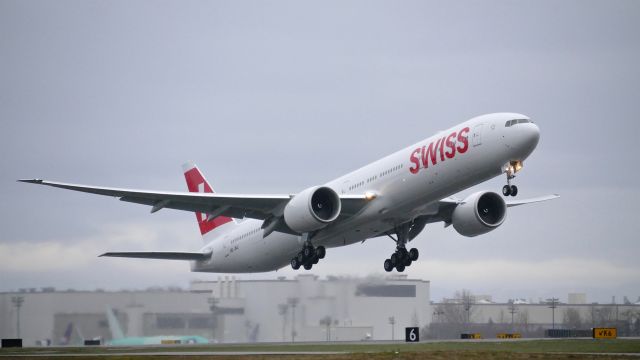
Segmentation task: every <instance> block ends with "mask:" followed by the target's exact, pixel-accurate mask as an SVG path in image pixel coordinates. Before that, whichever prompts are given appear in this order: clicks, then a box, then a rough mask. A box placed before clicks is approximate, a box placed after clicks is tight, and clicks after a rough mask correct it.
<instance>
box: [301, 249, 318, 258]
mask: <svg viewBox="0 0 640 360" xmlns="http://www.w3.org/2000/svg"><path fill="white" fill-rule="evenodd" d="M315 252H316V251H315V250H314V248H313V247H311V246H305V248H304V250H302V253H303V254H304V257H305V258H307V259H310V258H312V257H313V255H315Z"/></svg>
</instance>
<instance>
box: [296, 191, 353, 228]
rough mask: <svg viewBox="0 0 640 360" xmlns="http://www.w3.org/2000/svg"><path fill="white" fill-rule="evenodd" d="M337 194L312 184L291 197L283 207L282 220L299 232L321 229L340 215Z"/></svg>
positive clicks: (339, 203)
mask: <svg viewBox="0 0 640 360" xmlns="http://www.w3.org/2000/svg"><path fill="white" fill-rule="evenodd" d="M341 207H342V205H341V202H340V197H339V196H338V194H337V193H336V192H335V191H333V190H332V189H330V188H328V187H325V186H314V187H310V188H308V189H306V190H303V191H302V192H300V193H299V194H297V195H296V196H294V197H293V199H291V200H290V201H289V202H288V203H287V205H286V206H285V208H284V221H285V223H286V224H287V226H289V228H291V229H292V230H294V231H297V232H299V233H305V232H310V231H314V230H318V229H321V228H323V227H325V226H327V225H328V224H329V223H330V222H332V221H334V220H335V219H337V218H338V216H339V215H340V210H341Z"/></svg>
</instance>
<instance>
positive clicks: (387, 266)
mask: <svg viewBox="0 0 640 360" xmlns="http://www.w3.org/2000/svg"><path fill="white" fill-rule="evenodd" d="M391 270H393V265H392V264H391V260H390V259H387V260H385V261H384V271H386V272H391Z"/></svg>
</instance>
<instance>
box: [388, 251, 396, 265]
mask: <svg viewBox="0 0 640 360" xmlns="http://www.w3.org/2000/svg"><path fill="white" fill-rule="evenodd" d="M389 260H390V261H391V265H392V266H396V264H398V254H397V253H393V254H391V257H390V258H389Z"/></svg>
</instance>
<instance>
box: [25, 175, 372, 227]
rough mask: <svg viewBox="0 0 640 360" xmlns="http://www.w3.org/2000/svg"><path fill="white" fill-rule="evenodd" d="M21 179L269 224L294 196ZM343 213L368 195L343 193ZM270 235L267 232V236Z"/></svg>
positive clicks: (351, 211)
mask: <svg viewBox="0 0 640 360" xmlns="http://www.w3.org/2000/svg"><path fill="white" fill-rule="evenodd" d="M18 181H20V182H25V183H30V184H38V185H46V186H52V187H57V188H61V189H67V190H74V191H80V192H85V193H90V194H97V195H105V196H113V197H117V198H119V199H120V200H121V201H126V202H131V203H136V204H143V205H149V206H151V207H152V208H151V212H152V213H154V212H156V211H158V210H160V209H164V208H167V209H176V210H184V211H191V212H198V213H204V214H208V217H209V218H211V219H213V218H216V217H218V216H227V217H233V218H238V219H242V218H251V219H258V220H266V221H265V225H264V226H266V225H267V223H269V222H273V221H274V219H281V218H282V216H283V212H284V207H285V206H286V205H287V203H288V202H289V200H291V198H292V197H293V196H294V195H247V194H222V193H196V192H166V191H149V190H134V189H121V188H110V187H99V186H89V185H79V184H69V183H62V182H55V181H46V180H40V179H22V180H18ZM340 201H341V202H342V213H341V214H342V215H344V216H351V215H353V214H355V213H357V212H358V211H360V209H362V208H363V207H364V206H365V205H366V204H367V202H368V201H367V197H366V195H364V194H363V195H341V196H340ZM274 229H275V230H276V231H281V232H287V233H291V234H297V233H296V232H294V231H293V230H291V229H289V227H288V226H286V224H284V221H279V222H278V226H277V227H275V228H274ZM265 236H266V235H265Z"/></svg>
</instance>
